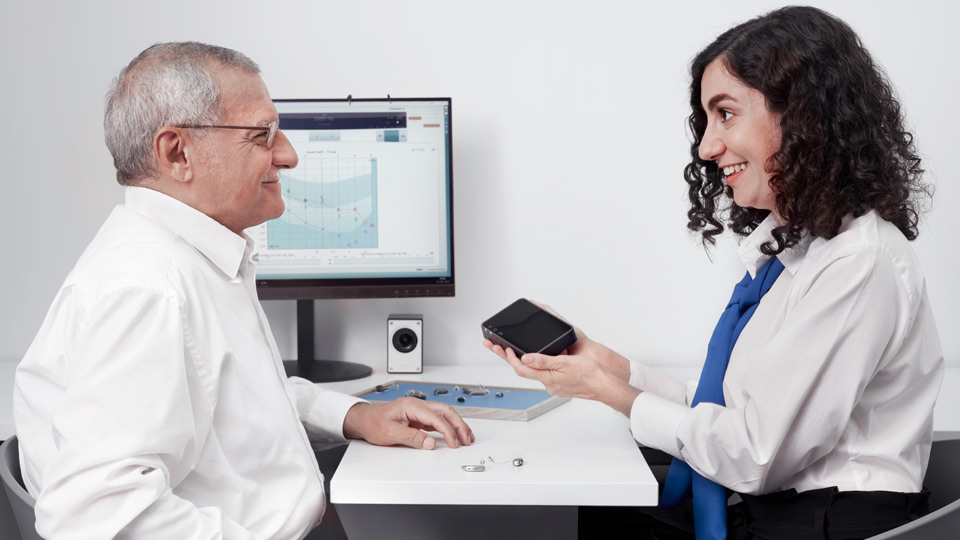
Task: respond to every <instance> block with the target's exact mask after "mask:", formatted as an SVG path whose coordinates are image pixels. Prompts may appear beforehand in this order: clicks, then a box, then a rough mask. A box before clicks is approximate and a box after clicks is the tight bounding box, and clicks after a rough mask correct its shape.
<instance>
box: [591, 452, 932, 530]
mask: <svg viewBox="0 0 960 540" xmlns="http://www.w3.org/2000/svg"><path fill="white" fill-rule="evenodd" d="M647 450H648V449H644V456H645V457H646V458H647V462H648V463H649V464H650V468H651V470H653V472H654V476H656V477H657V480H658V481H659V482H660V486H661V490H662V489H663V480H664V479H665V478H666V471H667V469H668V468H669V461H670V458H669V456H668V455H666V454H663V453H662V452H659V453H657V452H656V451H654V452H649V454H650V455H648V452H647ZM929 496H930V493H929V492H928V491H923V492H920V493H895V492H889V491H839V490H838V489H837V488H835V487H832V488H824V489H816V490H811V491H804V492H801V493H797V492H796V490H793V489H791V490H788V491H783V492H778V493H771V494H768V495H759V496H754V495H741V496H740V497H741V499H742V501H741V502H739V503H737V504H735V505H732V506H730V507H728V508H727V529H728V532H727V538H728V539H729V540H795V539H796V540H799V539H804V540H807V539H817V540H852V539H856V538H867V537H870V536H873V535H876V534H880V533H882V532H886V531H888V530H890V529H894V528H896V527H899V526H900V525H903V524H904V523H907V522H910V521H912V520H914V519H917V518H919V517H921V516H923V515H925V514H926V513H927V512H928V511H929V510H928V506H927V499H928V498H929ZM579 519H580V525H579V537H580V538H598V537H599V536H597V534H598V533H600V532H601V531H603V533H604V534H603V537H604V538H636V539H658V540H671V539H693V538H694V534H693V504H692V501H691V500H690V499H689V498H688V499H687V500H686V501H684V503H683V504H681V505H679V506H677V507H676V508H672V509H669V510H662V509H660V508H605V507H581V508H580V512H579ZM608 532H609V533H608Z"/></svg>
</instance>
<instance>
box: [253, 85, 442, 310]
mask: <svg viewBox="0 0 960 540" xmlns="http://www.w3.org/2000/svg"><path fill="white" fill-rule="evenodd" d="M274 103H275V104H276V107H277V112H278V113H279V114H280V129H281V130H282V131H283V134H284V135H285V136H286V137H287V139H289V140H290V143H291V144H292V145H293V148H294V149H295V150H296V152H297V154H298V157H299V162H298V164H297V166H296V167H295V168H293V169H287V170H281V174H280V188H281V191H282V194H283V200H284V204H285V206H286V209H285V210H284V213H283V215H282V216H281V217H279V218H277V219H274V220H271V221H268V222H266V223H263V224H261V225H259V226H257V227H253V228H251V229H248V230H247V233H248V234H249V235H250V236H251V237H252V238H253V240H254V242H255V243H256V248H255V259H256V261H257V280H256V281H257V289H258V293H259V295H260V298H261V299H264V300H271V299H312V298H313V299H319V298H389V297H407V296H453V295H454V276H453V159H452V145H451V141H452V137H451V126H450V106H451V102H450V98H422V99H408V98H404V99H382V100H374V99H315V100H299V99H296V100H292V99H290V100H288V99H278V100H274Z"/></svg>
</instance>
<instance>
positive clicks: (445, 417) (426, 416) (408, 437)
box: [370, 398, 476, 450]
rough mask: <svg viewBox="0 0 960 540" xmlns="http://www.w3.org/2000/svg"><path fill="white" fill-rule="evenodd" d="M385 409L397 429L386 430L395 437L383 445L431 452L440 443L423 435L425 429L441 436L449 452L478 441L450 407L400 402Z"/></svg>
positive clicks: (389, 436)
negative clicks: (387, 410) (449, 449)
mask: <svg viewBox="0 0 960 540" xmlns="http://www.w3.org/2000/svg"><path fill="white" fill-rule="evenodd" d="M384 407H386V408H389V409H390V410H391V411H390V416H391V419H392V420H393V423H394V425H393V426H390V427H387V431H389V432H392V433H391V434H389V435H388V436H387V439H388V440H387V441H386V442H384V443H382V444H402V445H405V446H410V447H413V448H423V449H425V450H432V449H434V448H436V445H437V442H436V440H434V438H433V437H431V436H430V435H429V434H427V433H424V432H423V431H422V430H424V429H425V430H428V431H436V432H438V433H440V434H441V435H442V436H443V439H444V441H446V443H447V446H449V447H450V448H459V447H460V446H461V445H465V446H466V445H470V444H471V443H473V442H474V440H476V439H475V437H474V435H473V431H472V430H471V429H470V426H468V425H467V423H466V422H464V420H463V418H461V417H460V415H459V414H457V412H456V411H455V410H454V409H453V407H451V406H449V405H447V404H444V403H437V402H424V401H421V400H419V399H414V398H400V399H398V400H396V401H393V402H391V403H390V404H388V405H385V406H384ZM370 442H374V441H370Z"/></svg>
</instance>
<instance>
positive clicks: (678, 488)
mask: <svg viewBox="0 0 960 540" xmlns="http://www.w3.org/2000/svg"><path fill="white" fill-rule="evenodd" d="M781 272H783V264H782V263H781V262H780V261H779V260H777V259H776V258H774V259H771V260H770V261H769V262H768V263H767V264H765V265H764V266H763V268H761V269H760V271H758V272H757V277H756V278H754V279H750V273H749V272H748V273H747V274H746V275H745V276H743V279H742V280H740V283H737V285H736V286H735V287H734V288H733V296H731V297H730V302H729V303H728V304H727V308H726V309H725V310H724V311H723V315H721V316H720V322H718V323H717V327H716V328H715V329H714V330H713V336H711V337H710V344H709V345H708V346H707V359H706V360H705V361H704V363H703V371H702V372H701V373H700V382H699V384H698V385H697V391H696V393H694V396H693V405H692V406H693V407H696V406H697V404H698V403H701V402H707V403H716V404H717V405H721V406H722V405H724V402H723V375H724V373H726V371H727V364H728V363H729V362H730V353H731V352H732V351H733V346H734V345H735V344H736V343H737V338H738V337H740V332H741V331H743V328H744V327H745V326H746V325H747V322H749V321H750V317H752V316H753V312H754V311H756V309H757V305H758V304H759V303H760V299H761V298H762V297H763V295H764V294H767V291H769V290H770V287H771V286H773V283H774V282H775V281H777V278H778V277H780V273H781ZM691 490H692V491H693V526H694V531H695V532H696V535H697V539H698V540H707V539H725V538H726V537H727V490H726V488H724V487H723V486H721V485H719V484H717V483H715V482H713V481H711V480H707V479H706V478H704V477H702V476H700V475H699V474H697V473H695V472H693V470H692V469H691V468H690V466H689V465H687V464H686V463H684V462H683V461H681V460H679V459H676V458H674V460H673V463H671V464H670V471H669V472H668V473H667V480H666V483H665V484H664V486H663V495H662V497H661V501H660V506H661V507H663V508H672V507H674V506H676V505H678V504H680V502H681V501H683V499H684V498H685V497H686V496H687V495H688V494H689V493H690V491H691Z"/></svg>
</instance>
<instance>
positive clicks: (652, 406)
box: [630, 392, 690, 459]
mask: <svg viewBox="0 0 960 540" xmlns="http://www.w3.org/2000/svg"><path fill="white" fill-rule="evenodd" d="M689 412H690V408H689V407H687V406H686V405H681V404H679V403H674V402H672V401H670V400H668V399H664V398H662V397H660V396H658V395H656V394H652V393H650V392H642V393H641V394H640V395H639V396H637V399H635V400H634V401H633V407H631V408H630V430H631V431H632V432H633V438H634V439H636V440H637V442H639V443H640V444H642V445H644V446H648V447H650V448H656V449H658V450H662V451H664V452H666V453H668V454H670V455H671V456H673V457H675V458H680V459H682V458H681V456H680V448H681V446H680V441H679V440H678V439H677V431H678V430H679V428H680V423H681V422H683V419H684V418H685V417H686V416H687V414H688V413H689Z"/></svg>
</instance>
